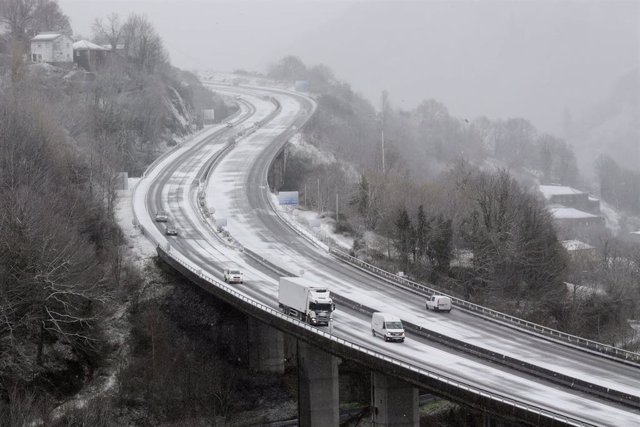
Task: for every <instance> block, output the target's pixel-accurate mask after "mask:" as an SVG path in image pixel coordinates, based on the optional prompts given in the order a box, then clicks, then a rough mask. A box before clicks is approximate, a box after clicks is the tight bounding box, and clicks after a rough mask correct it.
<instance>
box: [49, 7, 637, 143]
mask: <svg viewBox="0 0 640 427" xmlns="http://www.w3.org/2000/svg"><path fill="white" fill-rule="evenodd" d="M60 5H61V7H62V8H63V10H64V12H65V13H66V14H68V15H69V16H70V18H71V20H72V26H73V29H74V31H75V32H76V33H80V34H82V35H84V36H86V37H90V34H91V33H90V24H91V22H92V21H93V20H94V18H96V17H104V16H107V15H108V14H109V13H111V12H113V11H115V12H118V13H120V14H121V15H123V16H126V15H128V14H129V13H131V12H136V13H143V14H145V15H147V17H148V18H149V19H150V20H151V21H152V22H153V23H154V25H155V27H156V29H157V30H158V32H159V33H160V35H161V36H162V38H163V40H164V42H165V45H166V48H167V50H168V51H169V53H170V56H171V60H172V62H173V63H174V65H176V66H179V67H181V68H186V69H216V70H221V71H230V70H234V69H248V70H258V71H265V70H266V67H267V65H268V64H269V63H270V62H272V61H273V60H274V59H276V58H279V57H282V56H283V55H286V54H294V55H297V56H299V57H300V58H301V59H302V60H303V61H304V62H305V63H307V64H314V63H324V64H326V65H328V66H329V67H331V68H332V69H333V70H334V71H335V73H336V75H337V76H338V77H339V78H340V79H342V80H345V81H348V82H349V83H350V84H351V85H352V87H354V89H356V90H357V91H359V92H362V93H363V94H365V95H366V96H367V97H368V98H369V99H371V100H373V101H375V102H376V103H377V102H378V100H379V94H380V92H381V91H382V90H383V89H386V90H388V91H389V93H390V98H391V101H392V103H393V104H394V105H396V106H400V107H403V108H407V109H409V108H413V107H415V106H416V105H417V104H418V103H419V102H420V101H422V100H424V99H427V98H435V99H437V100H439V101H441V102H443V103H444V104H445V105H446V106H447V107H448V108H449V110H450V112H451V113H452V114H453V115H455V116H458V117H465V118H470V119H472V118H475V117H478V116H481V115H485V116H487V117H489V118H492V119H498V118H508V117H525V118H527V119H529V120H531V121H532V122H533V123H534V124H535V125H536V126H538V127H539V128H540V129H541V130H546V131H558V130H559V129H560V125H561V123H562V119H563V115H564V111H565V110H566V109H568V110H569V111H570V112H571V113H572V115H574V116H578V115H580V114H582V113H584V112H585V111H586V110H588V109H589V108H592V106H593V105H594V104H596V103H598V102H599V101H600V100H602V99H603V98H604V97H606V95H607V93H608V92H609V90H610V89H611V87H612V85H613V84H614V82H615V80H617V79H618V78H619V77H620V76H622V75H623V74H625V73H628V72H629V71H630V70H632V69H634V68H635V67H638V66H639V65H640V2H635V1H624V2H620V1H618V2H615V1H590V2H584V1H580V2H578V1H537V0H534V1H511V2H504V1H502V2H498V1H454V2H435V1H422V2H417V1H413V2H398V1H394V2H386V1H340V2H335V1H296V2H293V1H269V0H262V1H257V0H254V1H250V0H245V1H237V0H236V1H228V2H225V1H215V0H209V1H204V0H203V1H194V0H186V1H177V0H174V1H166V0H163V1H160V0H147V1H113V0H111V1H107V0H60ZM639 96H640V93H639Z"/></svg>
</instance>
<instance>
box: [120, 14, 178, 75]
mask: <svg viewBox="0 0 640 427" xmlns="http://www.w3.org/2000/svg"><path fill="white" fill-rule="evenodd" d="M122 39H123V42H124V51H125V55H126V56H127V57H128V58H130V59H131V60H132V61H133V62H134V64H136V66H137V67H138V69H139V70H141V71H142V70H144V71H147V72H153V71H154V70H155V69H156V67H157V66H159V65H162V64H164V63H166V62H167V61H168V58H167V53H166V51H165V49H164V46H163V44H162V39H160V36H159V35H158V34H157V33H156V30H155V29H154V28H153V25H152V24H151V22H149V20H148V19H147V18H146V17H145V16H142V15H136V14H131V15H129V18H127V21H126V22H125V23H124V25H123V27H122Z"/></svg>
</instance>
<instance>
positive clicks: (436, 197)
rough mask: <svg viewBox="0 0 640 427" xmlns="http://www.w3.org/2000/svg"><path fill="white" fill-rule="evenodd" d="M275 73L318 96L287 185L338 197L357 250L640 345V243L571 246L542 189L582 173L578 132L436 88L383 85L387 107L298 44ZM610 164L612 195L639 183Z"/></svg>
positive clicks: (339, 223)
mask: <svg viewBox="0 0 640 427" xmlns="http://www.w3.org/2000/svg"><path fill="white" fill-rule="evenodd" d="M269 74H270V76H271V77H273V78H276V79H280V80H282V81H288V82H293V81H300V80H302V81H304V80H306V81H307V82H308V86H309V89H310V91H311V92H312V93H313V94H314V96H316V98H317V101H318V111H317V113H316V115H315V116H314V117H313V118H312V120H311V121H310V123H309V125H308V126H307V127H306V128H305V130H304V133H303V138H302V141H301V142H300V143H297V144H294V145H292V146H291V148H290V154H291V155H290V157H289V166H288V168H287V177H286V182H285V186H284V188H285V189H287V190H298V191H300V192H301V200H305V201H306V206H305V207H306V208H311V209H315V210H318V211H320V212H322V211H325V212H328V214H329V215H332V216H334V218H335V212H336V209H337V208H338V206H336V200H338V201H339V203H340V206H339V212H340V216H339V218H335V220H336V230H337V231H338V232H344V233H347V234H349V235H350V236H352V237H353V238H354V241H355V243H354V246H353V248H352V252H353V254H355V255H357V256H358V257H361V258H363V259H366V260H368V261H370V262H373V263H375V264H377V265H379V266H381V267H384V268H387V269H388V270H391V271H402V272H404V273H405V274H408V275H409V276H412V277H414V278H416V279H418V280H424V281H429V282H431V283H434V284H435V286H436V287H437V288H439V289H441V290H442V291H445V292H449V293H452V294H454V295H457V296H460V297H462V298H465V299H468V300H471V301H473V302H477V303H481V304H485V305H488V306H490V307H492V308H495V309H498V310H501V311H504V312H507V313H511V314H514V315H517V316H520V317H524V318H527V319H530V320H533V321H535V322H539V323H542V324H545V325H549V326H552V327H555V328H560V329H562V330H565V331H569V332H572V333H576V334H580V335H583V336H588V337H591V338H596V339H598V340H601V341H605V342H608V343H610V344H617V345H630V346H637V342H634V341H629V340H630V339H632V337H633V336H634V333H633V330H632V329H631V328H630V327H629V324H628V323H627V321H628V320H629V319H635V318H638V316H639V312H638V310H639V307H640V292H639V291H638V286H637V285H638V280H637V277H638V276H637V274H638V273H640V271H638V269H637V267H633V266H634V265H635V264H634V262H635V261H634V259H637V257H638V256H639V255H640V250H638V249H637V248H635V249H634V248H633V247H630V246H628V245H627V244H626V243H625V242H624V241H622V240H619V239H617V238H616V237H615V236H613V235H611V234H607V233H605V234H603V235H602V236H601V237H600V242H601V244H599V245H598V247H597V248H596V251H597V254H598V256H597V257H594V258H593V259H591V260H590V261H588V262H584V260H580V259H574V258H572V257H570V256H569V254H568V253H567V251H566V250H565V249H564V248H563V247H562V245H561V242H560V241H559V239H558V237H557V234H556V230H555V227H554V224H553V221H552V217H551V215H550V214H549V212H548V210H547V209H546V207H545V206H544V202H543V200H542V199H541V198H540V196H539V195H538V194H537V192H536V186H537V184H549V183H555V184H564V185H571V186H576V185H578V186H579V185H583V184H582V178H581V177H580V173H579V171H578V168H577V163H576V158H575V155H574V153H573V150H572V149H571V147H570V146H569V145H568V144H567V143H566V142H565V141H563V140H561V139H559V138H557V137H554V136H552V135H547V134H542V133H540V132H538V131H537V130H536V129H535V127H533V126H532V125H531V124H530V123H529V122H528V121H527V120H526V119H523V118H509V119H501V120H489V119H487V118H475V119H474V118H456V117H453V116H451V115H450V114H449V113H448V111H447V109H446V107H445V106H444V105H442V104H441V103H439V102H438V101H436V100H426V101H424V102H422V103H421V104H420V105H418V106H417V107H416V108H415V109H413V110H410V111H405V110H400V109H396V108H394V107H393V106H392V105H390V103H389V101H388V96H387V94H385V93H383V94H381V103H380V106H379V111H376V108H375V107H374V106H373V105H371V104H370V103H369V102H368V101H367V100H365V99H364V98H363V97H362V96H361V95H359V94H357V93H354V92H353V90H352V89H351V88H350V87H349V85H348V84H347V83H344V82H340V81H339V80H338V79H336V78H335V76H334V75H333V73H332V72H331V70H330V69H328V68H327V67H326V66H323V65H316V66H311V67H308V66H306V65H305V64H304V63H303V62H302V61H301V60H300V59H299V58H296V57H286V58H283V59H282V60H280V61H278V62H277V63H275V64H274V65H273V66H272V67H271V69H270V71H269ZM309 145H311V146H313V147H315V148H314V150H311V149H309V147H308V146H309ZM383 149H384V158H383ZM314 151H317V152H319V153H321V155H320V156H318V155H316V156H315V158H313V156H310V154H309V153H312V152H314ZM310 157H311V158H310ZM337 159H340V160H337ZM383 159H384V160H383ZM600 171H601V172H600V177H601V187H602V195H603V197H605V198H607V199H610V198H612V197H614V196H615V195H616V194H622V192H624V191H626V192H629V191H633V190H632V189H633V185H629V184H628V183H630V182H635V175H633V176H632V174H631V172H628V171H624V169H621V168H618V167H617V166H616V164H615V162H613V161H611V160H610V159H606V158H603V159H601V161H600ZM625 174H626V175H625ZM625 177H626V178H625ZM621 178H624V179H621ZM620 181H622V182H627V184H625V185H623V184H622V183H621V182H620ZM306 190H308V191H306ZM627 200H634V199H633V198H630V199H627ZM612 251H613V252H614V253H615V255H613V254H612ZM612 256H613V258H614V259H617V260H618V261H619V262H617V263H612V262H611V259H612ZM587 271H588V273H586V272H587ZM634 272H635V273H634ZM634 275H636V276H634ZM613 305H616V306H617V309H616V310H612V309H611V307H612V306H613Z"/></svg>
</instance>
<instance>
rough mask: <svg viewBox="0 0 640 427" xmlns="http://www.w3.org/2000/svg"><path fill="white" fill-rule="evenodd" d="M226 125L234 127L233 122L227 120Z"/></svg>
mask: <svg viewBox="0 0 640 427" xmlns="http://www.w3.org/2000/svg"><path fill="white" fill-rule="evenodd" d="M225 126H226V127H228V128H232V127H233V123H231V122H227V123H226V124H225Z"/></svg>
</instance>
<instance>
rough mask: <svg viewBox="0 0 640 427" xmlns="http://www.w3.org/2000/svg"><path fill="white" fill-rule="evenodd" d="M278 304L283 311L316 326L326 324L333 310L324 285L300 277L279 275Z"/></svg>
mask: <svg viewBox="0 0 640 427" xmlns="http://www.w3.org/2000/svg"><path fill="white" fill-rule="evenodd" d="M278 306H279V307H280V309H281V310H282V312H283V313H285V314H287V315H289V316H293V317H297V318H298V319H300V320H302V321H303V322H307V323H310V324H312V325H316V326H321V325H324V326H328V325H329V322H330V321H331V318H332V313H333V311H334V310H335V305H334V304H333V300H332V299H331V294H330V292H329V289H328V288H327V287H326V286H321V285H318V284H316V283H314V282H312V281H310V280H307V279H304V278H302V277H281V278H280V285H279V286H278Z"/></svg>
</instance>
